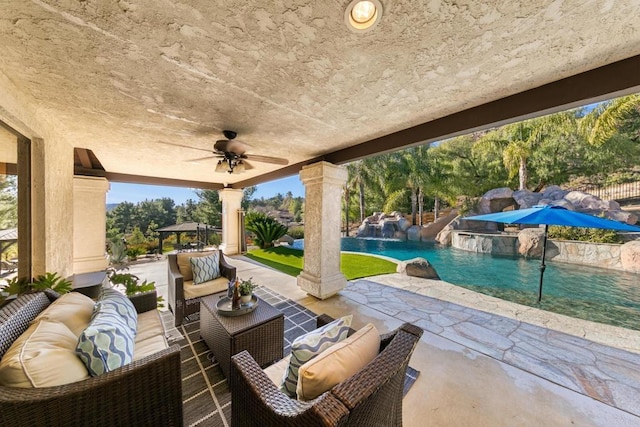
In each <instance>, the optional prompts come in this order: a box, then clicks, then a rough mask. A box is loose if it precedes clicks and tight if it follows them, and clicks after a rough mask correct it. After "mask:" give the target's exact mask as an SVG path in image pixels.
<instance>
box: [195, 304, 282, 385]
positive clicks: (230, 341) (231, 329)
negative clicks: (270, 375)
mask: <svg viewBox="0 0 640 427" xmlns="http://www.w3.org/2000/svg"><path fill="white" fill-rule="evenodd" d="M226 295H227V293H226V292H221V293H218V294H214V295H209V296H207V297H203V298H201V299H200V335H201V336H202V338H203V339H204V341H205V342H206V343H207V346H208V347H209V349H210V350H211V352H212V353H213V355H214V356H215V357H216V360H217V361H218V363H219V364H220V368H222V372H223V373H224V376H225V377H226V378H229V372H230V371H231V356H233V355H234V354H236V353H239V352H241V351H242V350H247V351H248V352H249V354H251V356H253V358H254V359H255V361H256V362H258V364H259V365H260V366H266V365H268V364H269V363H271V362H275V361H277V360H280V359H282V356H283V347H284V314H282V312H281V311H280V310H278V309H276V308H274V307H272V306H271V305H269V304H268V303H267V302H266V301H264V300H262V299H260V298H258V306H257V307H256V309H255V310H253V311H252V312H250V313H247V314H244V315H242V316H237V317H225V316H222V315H220V314H218V311H217V309H216V303H217V302H218V301H219V300H220V298H221V297H223V296H226Z"/></svg>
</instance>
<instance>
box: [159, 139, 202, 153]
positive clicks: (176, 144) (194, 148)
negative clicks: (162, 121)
mask: <svg viewBox="0 0 640 427" xmlns="http://www.w3.org/2000/svg"><path fill="white" fill-rule="evenodd" d="M158 142H159V143H160V144H165V145H170V146H172V147H182V148H190V149H192V150H200V151H206V152H207V153H210V152H211V150H209V149H207V148H200V147H192V146H191V145H183V144H178V143H177V142H167V141H158Z"/></svg>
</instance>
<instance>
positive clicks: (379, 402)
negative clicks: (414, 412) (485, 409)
mask: <svg viewBox="0 0 640 427" xmlns="http://www.w3.org/2000/svg"><path fill="white" fill-rule="evenodd" d="M332 320H333V319H331V318H330V317H328V316H326V315H322V316H319V317H318V319H317V325H318V327H320V326H322V325H325V324H327V323H329V322H330V321H332ZM351 333H353V331H351ZM422 333H423V330H422V329H421V328H418V327H417V326H414V325H411V324H409V323H405V324H404V325H402V326H401V327H400V328H398V329H397V330H395V331H393V332H391V333H388V334H384V335H381V336H380V351H379V353H378V356H376V357H375V358H374V359H373V361H371V362H370V363H369V364H367V365H366V366H365V367H364V368H362V370H360V371H359V372H357V373H356V374H355V375H353V376H352V377H350V378H348V379H346V380H345V381H343V382H342V383H340V384H338V385H336V386H334V387H333V388H332V389H331V390H329V391H327V392H325V393H323V394H321V395H320V396H318V397H317V398H315V399H313V400H310V401H299V400H297V399H293V398H290V397H289V396H287V395H285V394H284V393H283V392H282V391H280V389H279V388H278V387H277V386H276V385H275V384H274V383H273V381H272V380H271V379H269V377H268V376H267V374H266V373H265V372H264V371H263V370H262V369H261V368H260V366H258V364H257V363H256V362H255V360H254V359H253V358H252V357H251V355H250V354H249V353H248V352H246V351H243V352H241V353H238V354H237V355H235V356H233V357H232V362H231V377H230V384H229V385H230V389H231V396H232V404H231V413H232V418H231V424H232V425H233V426H252V425H260V426H305V427H306V426H401V425H402V396H403V394H402V392H403V386H404V378H405V374H406V370H407V366H408V364H409V359H410V358H411V355H412V354H413V350H414V349H415V346H416V345H417V343H418V341H419V340H420V337H421V336H422Z"/></svg>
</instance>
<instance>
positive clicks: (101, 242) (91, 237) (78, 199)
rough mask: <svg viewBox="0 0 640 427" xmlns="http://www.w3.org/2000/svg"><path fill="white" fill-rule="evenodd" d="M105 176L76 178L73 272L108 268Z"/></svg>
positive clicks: (74, 191) (106, 182)
mask: <svg viewBox="0 0 640 427" xmlns="http://www.w3.org/2000/svg"><path fill="white" fill-rule="evenodd" d="M107 190H109V182H108V181H107V180H106V179H105V178H94V177H88V176H76V177H74V178H73V272H74V274H78V273H88V272H92V271H100V270H104V269H105V268H107V265H108V261H107V258H106V257H105V255H104V253H105V244H106V241H105V224H106V221H107V210H106V194H107Z"/></svg>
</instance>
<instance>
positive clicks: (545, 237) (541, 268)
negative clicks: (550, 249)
mask: <svg viewBox="0 0 640 427" xmlns="http://www.w3.org/2000/svg"><path fill="white" fill-rule="evenodd" d="M548 233H549V225H548V224H545V225H544V238H543V240H542V262H541V263H540V286H539V287H538V303H540V301H541V300H542V278H543V277H544V269H545V268H547V266H546V265H544V258H545V256H546V255H547V234H548Z"/></svg>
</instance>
